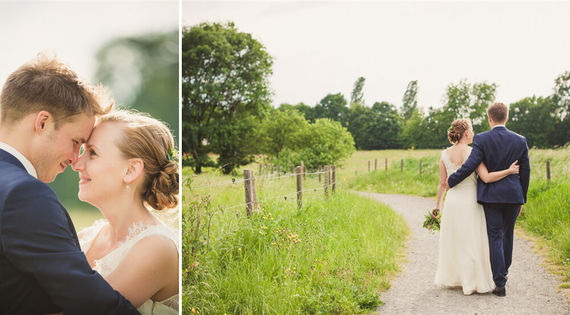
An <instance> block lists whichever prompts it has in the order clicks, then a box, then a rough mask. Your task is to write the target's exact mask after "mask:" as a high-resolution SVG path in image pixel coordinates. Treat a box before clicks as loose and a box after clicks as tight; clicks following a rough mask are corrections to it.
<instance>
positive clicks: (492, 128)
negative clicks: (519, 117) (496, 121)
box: [491, 125, 507, 129]
mask: <svg viewBox="0 0 570 315" xmlns="http://www.w3.org/2000/svg"><path fill="white" fill-rule="evenodd" d="M497 127H503V128H507V127H506V126H505V125H495V126H493V128H491V129H495V128H497Z"/></svg>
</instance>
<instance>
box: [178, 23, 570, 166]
mask: <svg viewBox="0 0 570 315" xmlns="http://www.w3.org/2000/svg"><path fill="white" fill-rule="evenodd" d="M182 54H183V55H182V77H183V83H182V151H183V152H184V156H185V158H184V163H185V164H186V165H190V166H192V167H193V168H194V171H195V172H196V173H200V172H201V171H202V168H203V167H205V166H211V167H219V168H220V169H221V170H222V171H223V172H224V173H230V172H232V170H234V169H235V168H236V167H238V166H239V165H245V164H247V163H249V162H251V161H253V158H254V155H256V154H263V155H264V156H265V158H266V159H267V160H268V161H269V162H270V163H274V164H279V165H281V166H282V169H283V168H285V169H287V168H288V167H289V166H290V165H299V163H300V161H303V162H304V163H305V165H307V166H308V167H309V168H315V167H317V166H319V165H326V164H332V163H336V162H337V161H339V160H342V159H343V158H346V157H348V156H350V154H352V152H353V151H354V150H355V148H356V149H359V150H379V149H409V148H418V149H419V148H443V147H445V146H448V145H449V142H448V140H447V129H448V128H449V126H450V124H451V122H452V121H453V120H455V119H457V118H459V117H469V118H470V119H471V121H472V123H473V128H474V131H475V133H478V132H482V131H485V130H487V129H488V128H489V125H488V121H487V117H486V109H487V107H488V106H489V105H490V104H491V103H493V102H495V95H496V90H497V84H495V83H488V82H473V83H471V82H469V81H467V80H461V81H459V82H456V83H450V84H449V85H448V86H447V88H446V91H445V97H444V102H443V103H444V104H443V106H441V107H437V108H435V107H428V108H427V109H425V110H424V109H422V108H421V107H420V106H419V105H418V100H417V93H418V89H419V83H418V81H416V80H413V81H410V83H409V84H408V86H407V88H406V90H405V91H403V94H402V103H401V104H398V105H399V106H396V105H395V104H391V103H389V102H384V101H377V102H374V103H373V104H372V105H371V106H367V105H366V104H365V98H364V93H363V88H364V85H365V83H366V79H365V78H364V77H359V78H357V79H356V81H355V83H354V86H353V88H352V93H351V95H350V99H349V100H347V99H346V98H345V97H344V95H343V94H342V93H330V94H327V95H326V96H324V97H323V98H322V99H321V100H320V101H319V102H318V103H317V104H315V105H314V106H309V105H307V104H305V103H298V104H280V105H279V106H278V107H274V106H272V104H271V93H270V90H269V77H270V75H271V74H272V70H271V67H272V64H273V58H272V57H271V55H270V54H269V53H268V52H267V51H266V49H265V47H264V46H263V45H262V44H261V43H260V42H258V41H257V40H255V39H254V38H253V37H252V35H251V34H249V33H245V32H240V31H238V29H237V28H236V26H235V24H233V23H231V22H230V23H227V24H219V23H201V24H198V25H194V26H191V27H186V28H184V30H183V39H182ZM509 105H510V111H509V117H510V118H509V123H508V128H509V129H511V130H513V131H515V132H518V133H520V134H522V135H524V136H525V137H526V138H527V141H528V144H529V146H531V147H539V148H552V147H556V146H562V145H565V144H566V143H568V142H570V115H568V112H569V110H570V71H566V72H563V73H562V74H561V75H560V76H558V77H557V78H556V79H555V80H554V86H553V93H552V94H551V95H548V96H538V97H537V96H530V97H526V98H523V99H522V100H520V101H517V102H514V103H512V104H509ZM210 153H214V154H216V155H217V156H218V159H217V161H214V160H213V159H212V158H211V156H210V155H209V154H210Z"/></svg>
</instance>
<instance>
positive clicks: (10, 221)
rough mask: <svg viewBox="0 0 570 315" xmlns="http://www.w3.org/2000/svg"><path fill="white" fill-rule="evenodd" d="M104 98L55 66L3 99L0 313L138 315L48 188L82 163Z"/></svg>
mask: <svg viewBox="0 0 570 315" xmlns="http://www.w3.org/2000/svg"><path fill="white" fill-rule="evenodd" d="M111 107H112V105H111V106H108V107H107V108H103V107H101V104H100V102H99V100H98V94H97V92H96V91H95V90H94V89H92V88H91V87H89V86H88V85H85V84H83V83H82V82H81V81H80V80H79V79H78V78H77V75H76V74H75V72H73V71H72V70H71V69H69V68H68V67H67V66H66V65H64V64H62V63H60V62H59V61H57V60H56V59H50V58H46V57H39V58H38V59H37V60H35V61H33V62H31V63H28V64H25V65H23V66H21V67H20V68H19V69H17V70H16V71H15V72H13V73H12V74H11V75H10V76H9V77H8V79H7V80H6V82H5V84H4V86H3V88H2V93H1V94H0V314H45V313H54V312H61V311H63V312H64V313H65V314H66V315H67V314H139V313H138V311H137V310H136V309H135V308H134V307H133V306H132V305H131V304H130V303H129V301H127V300H126V299H125V298H124V297H123V296H121V295H120V294H119V293H118V292H117V291H115V290H113V288H111V286H110V285H109V284H108V283H107V282H106V281H105V280H104V279H103V278H102V277H101V276H100V275H99V274H98V273H97V272H95V271H93V270H92V269H91V267H90V266H89V264H88V262H87V259H86V258H85V255H84V254H83V252H81V249H80V247H79V241H78V239H77V235H76V233H75V228H74V226H73V224H72V222H71V219H70V217H69V215H68V213H67V211H66V210H65V209H64V208H63V206H62V205H61V203H60V202H59V200H58V199H57V196H56V195H55V193H54V192H53V191H52V190H51V189H50V188H49V187H48V186H47V185H46V184H45V183H49V182H52V181H53V180H54V179H55V177H56V176H57V174H59V173H61V172H63V171H64V170H65V168H66V167H67V166H68V165H69V164H71V163H73V162H75V161H76V159H77V155H78V153H79V148H80V146H81V144H82V143H83V142H85V141H86V140H87V139H88V138H89V135H90V134H91V130H92V129H93V125H94V122H95V117H96V116H98V115H101V114H103V113H105V112H108V111H109V110H110V109H111Z"/></svg>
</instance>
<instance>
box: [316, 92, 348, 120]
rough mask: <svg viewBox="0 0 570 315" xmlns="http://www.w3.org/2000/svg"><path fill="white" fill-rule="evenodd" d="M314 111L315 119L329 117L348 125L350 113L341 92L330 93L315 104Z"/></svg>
mask: <svg viewBox="0 0 570 315" xmlns="http://www.w3.org/2000/svg"><path fill="white" fill-rule="evenodd" d="M314 113H315V119H317V118H329V119H332V120H334V121H338V122H340V123H341V124H342V125H343V126H346V123H347V114H348V107H346V99H345V98H344V96H343V95H342V94H341V93H337V94H328V95H327V96H325V97H324V98H323V99H322V100H321V101H320V102H319V103H318V104H317V105H315V108H314Z"/></svg>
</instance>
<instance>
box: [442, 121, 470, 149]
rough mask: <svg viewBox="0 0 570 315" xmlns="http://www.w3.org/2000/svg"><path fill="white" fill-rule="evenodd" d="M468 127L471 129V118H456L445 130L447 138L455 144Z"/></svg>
mask: <svg viewBox="0 0 570 315" xmlns="http://www.w3.org/2000/svg"><path fill="white" fill-rule="evenodd" d="M469 129H471V120H469V118H460V119H456V120H454V121H453V122H452V123H451V127H449V129H448V130H447V139H448V140H449V142H450V143H451V144H456V143H457V142H459V140H461V138H463V134H465V131H467V130H469Z"/></svg>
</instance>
